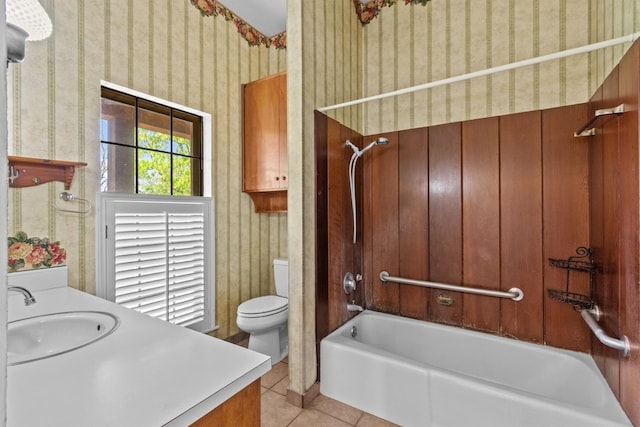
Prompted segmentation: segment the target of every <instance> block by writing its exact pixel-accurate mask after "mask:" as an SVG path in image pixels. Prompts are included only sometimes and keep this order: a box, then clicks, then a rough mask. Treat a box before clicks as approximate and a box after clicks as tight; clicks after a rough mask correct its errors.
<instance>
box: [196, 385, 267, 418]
mask: <svg viewBox="0 0 640 427" xmlns="http://www.w3.org/2000/svg"><path fill="white" fill-rule="evenodd" d="M225 426H235V427H259V426H260V378H258V379H257V380H255V381H254V382H253V383H251V384H249V385H248V386H247V387H245V388H243V389H242V390H240V391H239V392H238V393H236V394H235V395H233V396H232V397H231V398H230V399H229V400H227V401H226V402H224V403H223V404H222V405H220V406H218V407H217V408H216V409H214V410H213V411H211V412H209V413H208V414H207V415H205V416H204V417H202V418H200V419H199V420H198V421H196V422H195V423H193V424H191V426H190V427H225Z"/></svg>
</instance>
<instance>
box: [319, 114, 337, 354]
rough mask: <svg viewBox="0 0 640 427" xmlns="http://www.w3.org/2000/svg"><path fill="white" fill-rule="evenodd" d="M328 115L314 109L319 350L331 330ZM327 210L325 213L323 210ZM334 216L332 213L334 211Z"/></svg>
mask: <svg viewBox="0 0 640 427" xmlns="http://www.w3.org/2000/svg"><path fill="white" fill-rule="evenodd" d="M327 121H328V118H327V116H325V115H324V114H322V113H319V112H317V111H316V112H315V113H314V132H315V133H314V139H315V154H316V155H315V159H316V182H317V184H316V209H317V212H318V213H317V215H316V262H315V264H316V294H315V296H316V337H317V338H316V346H317V349H316V352H317V353H318V354H320V347H319V343H320V339H321V338H320V337H325V336H327V335H328V334H329V325H328V322H327V319H328V318H329V314H328V313H329V286H328V283H329V274H330V272H329V266H330V264H329V242H330V241H331V242H332V243H331V244H332V246H333V245H335V244H336V243H335V242H334V241H333V240H332V239H330V238H329V224H328V222H329V215H328V212H330V211H329V198H328V196H327V192H328V188H327V173H328V171H327V144H328V139H329V138H328V129H327V128H328V123H327ZM321 213H324V214H321ZM331 216H332V217H333V214H332V215H331Z"/></svg>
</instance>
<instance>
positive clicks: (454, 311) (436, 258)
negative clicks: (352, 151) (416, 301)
mask: <svg viewBox="0 0 640 427" xmlns="http://www.w3.org/2000/svg"><path fill="white" fill-rule="evenodd" d="M461 160H462V141H461V125H460V123H452V124H446V125H439V126H433V127H431V128H429V163H428V169H427V171H428V172H427V173H428V174H429V273H430V280H432V281H435V282H442V283H450V284H453V285H460V284H462V176H461V174H462V169H461ZM401 185H404V184H401ZM418 279H421V278H419V277H418ZM438 295H443V296H446V297H449V298H451V299H452V300H453V304H452V305H450V306H445V305H441V304H438V303H437V298H438ZM428 301H429V314H430V316H431V319H432V320H435V321H438V322H443V323H451V324H460V323H461V321H462V295H461V294H460V293H458V292H448V291H438V290H430V291H429V300H428Z"/></svg>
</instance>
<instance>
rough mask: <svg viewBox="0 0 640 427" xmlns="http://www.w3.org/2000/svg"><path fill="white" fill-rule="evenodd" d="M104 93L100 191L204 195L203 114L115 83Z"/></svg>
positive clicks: (105, 89) (104, 90)
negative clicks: (140, 93)
mask: <svg viewBox="0 0 640 427" xmlns="http://www.w3.org/2000/svg"><path fill="white" fill-rule="evenodd" d="M101 97H102V99H101V109H100V190H101V191H103V192H122V193H139V194H162V195H172V196H201V195H202V194H203V191H202V175H203V174H202V165H203V158H202V157H203V156H202V151H203V150H202V147H203V143H202V139H203V123H202V117H201V116H199V115H197V114H192V113H190V112H187V111H184V110H181V109H179V108H175V107H174V106H171V105H165V104H163V103H160V102H155V101H152V100H150V99H147V98H143V97H140V96H137V95H134V94H131V93H125V92H122V91H119V90H115V89H113V88H111V87H105V86H103V87H102V91H101ZM167 104H169V103H167Z"/></svg>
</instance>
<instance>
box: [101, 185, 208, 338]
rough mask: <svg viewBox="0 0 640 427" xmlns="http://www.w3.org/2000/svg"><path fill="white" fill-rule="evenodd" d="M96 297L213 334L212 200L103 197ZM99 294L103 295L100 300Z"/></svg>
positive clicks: (159, 197) (117, 195) (140, 196)
mask: <svg viewBox="0 0 640 427" xmlns="http://www.w3.org/2000/svg"><path fill="white" fill-rule="evenodd" d="M100 197H101V204H100V205H101V208H102V209H101V215H100V218H101V220H102V219H103V220H104V224H102V225H103V226H102V225H101V227H100V230H101V231H102V232H104V235H103V236H102V239H100V240H102V241H104V247H105V248H104V249H105V252H104V256H103V257H101V258H102V259H104V265H105V269H104V272H103V273H100V275H101V276H102V277H104V278H105V279H106V280H105V283H104V286H103V288H104V289H103V290H100V288H99V289H98V291H99V292H98V295H99V296H103V297H104V298H106V299H108V300H111V301H114V302H116V303H117V304H120V305H122V306H124V307H127V308H130V309H133V310H137V311H139V312H141V313H145V314H147V315H149V316H153V317H156V318H158V319H162V320H165V321H168V322H171V323H174V324H177V325H181V326H187V327H190V328H193V329H196V330H199V331H209V330H212V329H213V319H214V316H213V312H212V311H213V307H214V306H215V305H214V304H213V298H214V296H213V292H212V290H213V286H212V283H213V255H212V254H213V250H212V248H213V244H212V236H213V215H212V210H213V201H212V200H211V199H210V198H206V197H169V196H150V195H123V194H115V193H101V196H100ZM101 293H103V294H102V295H101Z"/></svg>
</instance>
